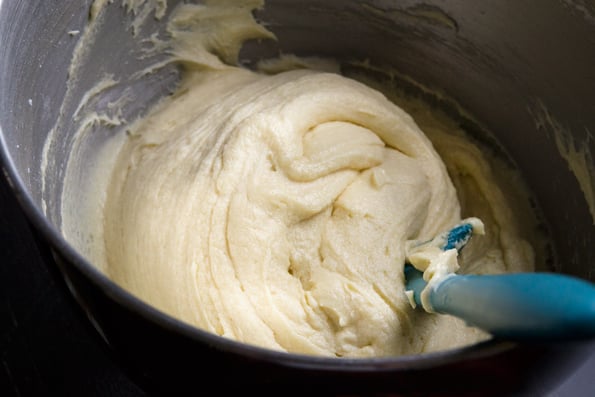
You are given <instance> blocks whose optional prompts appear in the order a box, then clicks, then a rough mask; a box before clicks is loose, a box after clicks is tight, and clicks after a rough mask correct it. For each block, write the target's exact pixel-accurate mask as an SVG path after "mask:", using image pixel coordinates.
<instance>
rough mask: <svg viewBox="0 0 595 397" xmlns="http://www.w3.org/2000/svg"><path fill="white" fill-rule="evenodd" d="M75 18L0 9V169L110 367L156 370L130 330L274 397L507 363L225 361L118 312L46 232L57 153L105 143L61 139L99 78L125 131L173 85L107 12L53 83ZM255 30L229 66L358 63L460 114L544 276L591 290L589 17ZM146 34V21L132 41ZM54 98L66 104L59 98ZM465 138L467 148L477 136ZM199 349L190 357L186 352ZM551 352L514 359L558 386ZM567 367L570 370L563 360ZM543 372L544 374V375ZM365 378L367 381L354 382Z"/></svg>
mask: <svg viewBox="0 0 595 397" xmlns="http://www.w3.org/2000/svg"><path fill="white" fill-rule="evenodd" d="M90 3H91V2H90V1H84V2H81V1H54V2H47V1H44V2H41V1H39V2H16V1H3V2H0V129H1V137H2V151H1V155H2V161H3V162H2V165H3V171H4V172H5V173H6V174H7V175H8V177H9V180H10V181H11V183H12V185H13V188H14V191H15V194H16V195H17V198H18V199H19V202H20V203H21V205H22V206H23V209H24V210H25V212H26V214H27V215H28V216H29V218H30V220H31V221H32V224H33V225H35V227H36V228H38V230H39V232H40V233H41V235H42V236H43V237H44V238H45V239H46V240H47V241H48V242H49V243H50V245H51V246H52V248H53V250H54V251H55V253H56V256H57V257H58V258H59V261H58V262H59V263H60V269H61V270H62V272H63V274H64V275H65V277H66V278H67V280H68V281H69V282H70V286H71V289H72V291H73V293H74V294H75V296H76V297H77V299H78V300H79V302H80V304H81V305H82V306H83V307H85V308H86V310H87V311H88V313H89V316H90V317H91V318H93V320H94V321H95V322H96V324H97V328H98V329H101V330H102V332H104V333H105V334H106V335H107V336H106V339H110V338H111V340H110V343H112V345H113V346H114V348H118V349H119V351H120V354H123V355H128V356H134V355H137V358H136V359H134V358H133V359H132V360H133V361H134V363H133V365H141V366H142V365H143V364H142V362H143V360H144V361H145V362H146V363H145V364H146V366H145V368H142V369H140V370H139V373H145V374H155V373H159V371H162V370H163V368H161V367H160V365H159V363H154V362H151V357H148V356H143V355H142V354H141V353H139V351H140V349H141V346H140V345H139V346H136V347H135V346H134V343H133V342H132V343H131V342H130V340H131V338H132V336H131V332H134V330H137V331H140V330H143V329H145V330H146V329H147V328H143V327H146V326H147V324H148V327H150V328H149V331H147V332H145V334H144V335H143V338H141V339H142V340H143V341H145V342H147V343H151V341H152V340H153V341H154V340H162V339H163V340H166V341H168V340H169V342H166V343H165V346H164V349H165V347H167V346H168V343H170V342H171V343H173V347H172V346H169V347H170V348H171V349H172V350H171V351H172V352H178V353H180V352H183V351H184V350H183V349H181V348H182V347H183V348H184V349H187V350H188V351H189V352H190V351H192V352H194V353H196V354H199V353H204V352H205V351H206V352H208V354H212V355H213V356H212V357H217V360H218V359H219V358H220V357H219V355H222V354H228V355H229V356H227V357H226V359H221V360H219V361H217V360H216V361H214V363H215V364H214V368H228V366H229V365H230V362H233V363H234V364H233V365H232V367H233V368H235V369H236V370H238V371H242V370H244V369H245V367H243V366H242V365H241V364H238V363H245V364H246V363H250V364H254V363H256V364H257V365H256V366H255V370H256V369H261V370H263V371H264V370H267V371H270V374H271V375H270V377H271V378H273V377H274V376H278V377H279V378H278V379H284V380H285V381H287V380H288V379H294V376H297V375H300V376H308V377H310V379H311V378H312V377H313V376H314V374H315V373H316V371H322V373H325V374H326V375H328V377H329V379H334V380H335V381H344V380H345V378H344V376H345V375H344V373H348V374H349V373H351V374H353V373H357V376H356V378H358V377H359V379H360V380H361V381H362V382H364V380H366V379H367V377H368V376H370V377H371V379H374V380H375V381H378V380H379V379H380V380H384V381H386V379H388V378H389V377H390V378H392V379H398V381H396V380H393V382H392V383H391V382H388V383H387V385H388V384H389V383H390V385H391V386H395V382H396V383H397V384H402V385H403V388H404V389H407V387H408V386H405V383H406V380H405V379H418V380H420V379H422V378H423V377H425V376H427V374H424V373H423V370H422V369H425V368H434V369H435V370H438V369H441V366H445V365H446V366H448V368H451V367H450V363H458V364H461V361H460V360H461V359H462V358H465V359H475V358H481V359H482V363H483V364H485V365H487V366H489V365H496V366H500V367H499V368H501V366H502V365H503V363H504V362H507V361H506V360H504V361H499V359H498V358H496V357H495V356H497V355H498V354H502V353H503V352H510V350H511V348H510V347H509V346H508V345H506V344H497V343H496V344H488V345H485V346H480V347H477V348H474V349H470V350H468V349H464V350H462V351H461V350H457V351H455V352H454V353H452V354H451V355H449V354H446V355H443V354H439V355H434V356H430V357H429V358H411V357H409V358H403V359H392V360H385V361H380V362H376V361H373V360H370V361H364V362H358V363H351V362H349V361H347V362H345V363H341V364H336V363H331V362H330V361H325V360H312V359H309V358H303V357H293V356H292V357H291V359H290V360H288V359H286V357H287V356H284V355H281V356H278V355H272V354H269V353H268V352H261V351H259V350H253V349H249V348H245V347H242V346H238V345H236V344H233V343H229V342H226V341H222V340H219V339H218V338H214V337H212V336H209V335H204V333H201V332H199V331H196V330H193V329H191V328H190V327H187V326H184V325H183V324H179V323H177V322H175V321H173V320H172V319H170V318H168V317H167V316H164V315H163V314H162V313H158V312H156V311H154V310H152V309H150V308H148V307H146V306H145V305H144V304H143V303H142V302H138V301H136V300H134V299H133V298H132V297H131V296H129V295H127V293H126V292H125V291H122V290H120V289H119V288H118V287H117V286H115V285H114V284H112V283H111V282H110V281H109V280H107V279H106V278H105V277H103V276H102V275H101V274H99V272H97V271H96V270H95V269H94V268H93V267H92V266H91V265H90V264H89V263H87V262H86V261H85V260H84V258H83V257H82V256H81V255H80V253H79V252H76V251H75V250H74V249H73V247H72V246H70V245H69V244H68V243H67V242H66V241H64V239H63V238H62V237H61V235H60V231H59V227H60V224H61V214H60V211H61V207H60V202H61V194H62V181H63V177H64V171H65V166H66V161H67V159H68V155H69V153H70V150H71V149H72V148H73V147H77V148H78V149H77V150H79V152H78V153H79V154H78V156H80V157H82V158H87V157H88V158H89V164H91V163H92V160H93V156H94V154H95V153H96V152H97V150H96V148H97V146H98V145H100V144H101V142H102V141H103V140H104V139H105V137H107V136H109V135H110V134H112V133H114V131H115V129H114V128H108V127H102V126H101V125H99V126H92V127H90V128H91V129H92V131H93V133H92V134H88V135H86V136H87V138H86V139H85V140H84V141H82V142H79V141H75V139H74V132H75V131H76V129H77V127H80V122H81V121H80V120H77V118H76V110H77V107H78V104H79V103H80V102H81V99H82V97H83V95H84V92H85V91H86V90H88V89H89V88H90V87H92V86H93V85H94V84H95V83H96V82H97V80H98V79H100V78H101V76H103V75H104V74H105V73H111V74H113V75H114V76H116V78H117V79H118V80H119V81H120V84H119V85H118V87H117V90H122V89H125V88H128V89H130V90H131V91H132V93H133V96H134V98H135V101H133V102H130V103H128V104H127V105H126V106H124V107H123V108H121V110H122V111H123V115H124V116H125V118H127V119H132V118H133V116H134V115H135V114H137V113H138V112H142V111H143V110H145V109H146V106H147V105H148V104H149V103H151V102H152V101H154V100H155V99H156V98H157V97H158V96H159V95H161V94H163V93H165V92H167V91H168V90H169V89H170V88H171V86H172V83H173V82H175V80H176V77H177V76H176V71H177V69H176V68H175V67H173V66H172V67H170V68H165V69H162V70H161V71H160V72H159V73H157V74H153V75H151V77H150V78H149V79H148V80H146V81H138V80H135V79H134V78H133V72H134V71H135V70H137V69H138V68H139V67H140V66H141V65H142V62H143V61H139V60H138V59H137V57H136V56H137V55H138V54H139V53H140V48H139V47H138V45H139V42H140V41H139V39H138V38H135V37H133V35H131V33H130V31H127V30H126V29H124V24H123V21H125V20H126V18H129V16H127V15H126V13H125V12H124V10H123V8H122V7H119V6H118V2H116V4H114V5H112V6H110V9H109V16H108V20H107V21H106V24H105V25H104V26H102V34H100V35H98V36H97V37H98V39H97V40H96V41H95V42H94V43H93V46H92V49H91V52H90V53H89V58H88V61H87V62H85V63H84V64H83V65H82V66H81V68H80V69H78V70H77V75H78V79H77V80H76V81H72V80H68V77H69V69H68V67H69V64H70V62H71V59H72V55H73V51H74V49H75V46H76V44H77V41H78V40H79V39H80V37H81V35H80V34H79V33H77V31H79V32H82V31H83V30H84V28H85V24H86V21H87V18H88V15H89V5H90ZM170 3H174V2H170ZM257 15H258V18H259V19H262V20H264V21H265V22H266V23H267V26H268V27H269V28H270V29H271V30H272V31H273V32H274V33H275V34H276V35H277V36H278V38H279V42H278V44H275V43H250V44H249V45H248V46H247V47H246V49H245V51H243V53H242V59H245V60H246V62H247V63H248V64H249V63H250V60H251V59H254V58H257V57H259V56H270V55H274V54H275V53H276V52H277V51H278V50H282V51H283V52H285V53H296V54H297V55H314V54H315V55H325V56H333V57H337V58H340V59H344V60H352V59H353V58H356V59H369V60H370V61H371V62H372V63H375V64H380V65H386V64H387V65H391V66H393V67H394V68H395V69H397V70H398V71H399V72H401V73H402V74H404V75H406V76H408V77H411V78H412V79H413V80H416V81H420V82H423V83H424V84H425V85H427V86H429V87H432V88H437V89H439V90H441V91H443V92H446V93H447V94H448V95H449V96H450V97H452V98H453V99H454V100H456V101H457V102H458V103H460V104H461V105H462V106H463V107H464V108H466V109H468V110H469V112H470V113H471V114H473V115H474V116H475V117H476V118H477V119H478V120H480V121H481V123H482V125H483V126H485V127H486V128H487V129H489V130H490V131H492V132H493V133H494V134H496V136H497V138H498V140H499V141H500V142H501V144H502V145H503V146H504V148H505V149H506V151H507V152H508V153H510V155H511V156H512V158H513V159H514V161H515V162H516V163H517V164H518V166H519V168H520V170H521V171H522V173H523V174H524V176H525V178H526V180H527V181H528V183H529V184H530V188H531V189H532V191H533V192H534V194H535V197H536V200H537V204H538V205H539V206H540V207H541V208H542V210H543V212H544V214H545V217H546V220H547V223H548V226H549V228H550V230H551V233H552V235H553V237H554V240H555V243H556V252H557V255H558V256H557V259H556V260H555V262H554V263H552V265H553V266H554V267H555V268H556V269H558V270H560V271H562V272H565V273H569V274H573V275H578V276H581V277H584V278H587V279H590V280H595V267H594V264H595V250H594V249H593V248H592V247H593V246H595V230H594V226H593V222H594V220H593V216H592V214H591V211H590V208H589V204H590V205H594V204H593V203H589V201H588V200H586V199H585V196H587V197H589V199H590V200H593V196H594V193H593V185H594V183H593V176H592V175H591V172H592V171H593V159H592V156H591V153H592V152H593V150H595V143H594V142H593V139H592V137H591V134H592V132H593V131H595V111H594V110H595V109H594V108H593V103H594V101H593V96H594V95H595V94H594V90H593V88H594V87H593V82H594V81H595V67H593V66H594V65H595V40H593V39H592V38H593V37H595V22H594V21H595V18H594V17H593V16H594V15H595V12H594V7H593V6H592V5H591V3H588V2H579V1H553V0H552V1H544V2H540V4H539V7H535V6H534V5H533V4H531V2H515V1H501V2H489V3H488V2H474V1H454V0H452V1H446V0H444V1H437V0H436V1H424V2H420V1H380V0H376V1H373V0H370V1H368V2H365V3H364V2H359V1H350V2H346V1H338V0H335V1H324V2H315V1H297V0H295V1H289V0H285V1H272V0H271V1H268V2H267V5H266V7H265V9H264V10H261V11H259V12H258V13H257ZM156 24H157V21H156V20H154V19H151V20H150V21H149V22H148V24H147V25H146V26H147V29H150V28H152V27H155V26H156ZM140 37H142V34H141V35H140ZM141 83H142V84H141ZM68 84H70V86H69V85H68ZM67 90H68V92H69V95H68V96H67V97H65V94H66V92H67ZM120 93H121V91H106V93H105V96H102V97H98V98H94V100H93V101H90V102H88V106H92V107H95V108H96V109H99V110H102V111H105V112H110V111H111V110H110V109H111V108H110V107H109V106H107V103H108V102H109V101H110V100H112V99H113V98H114V97H116V96H118V95H119V94H120ZM56 126H57V127H58V128H57V131H58V138H56V139H55V140H54V144H53V145H52V146H51V147H50V150H49V152H48V154H49V156H48V159H49V162H48V164H47V167H46V173H45V174H42V158H43V147H44V144H45V141H46V138H47V136H48V134H49V133H50V131H51V130H52V128H54V127H56ZM465 127H466V128H467V129H469V130H471V132H473V130H474V129H476V128H477V126H474V125H465ZM569 153H570V154H573V153H574V154H576V153H578V154H579V155H580V154H581V153H582V154H583V156H582V158H584V159H585V161H586V165H584V166H583V167H582V168H580V169H578V170H577V169H571V167H569V163H568V157H569V156H568V154H569ZM580 171H585V172H583V173H582V174H581V172H580ZM585 173H586V176H585V175H583V174H585ZM87 177H88V174H87V170H85V169H81V170H80V173H79V175H78V176H77V178H79V180H80V181H86V180H88V178H87ZM42 181H43V182H44V183H45V189H44V190H43V191H42ZM44 206H45V208H46V210H47V217H46V214H44V211H43V208H44ZM123 319H127V321H128V320H130V321H132V322H133V323H134V324H135V325H134V326H131V327H130V332H129V333H127V332H126V331H125V330H120V329H117V327H115V325H114V324H115V323H114V322H115V321H123ZM151 337H155V338H162V339H151ZM168 338H169V339H168ZM176 338H178V339H176ZM170 339H172V340H173V342H172V341H171V340H170ZM127 343H131V345H130V346H127V345H126V344H127ZM189 346H190V348H188V347H189ZM205 346H206V350H202V349H203V348H205ZM542 348H543V349H545V350H541V349H542ZM551 348H552V347H551V346H548V347H540V348H539V349H537V350H539V352H537V353H536V351H535V348H534V347H531V348H530V351H531V352H533V353H536V354H535V355H534V357H533V356H531V357H533V358H535V357H536V358H537V359H538V360H542V359H543V357H545V356H547V355H548V354H556V355H558V356H556V360H557V362H558V363H560V364H559V365H560V366H562V367H564V365H563V363H565V362H567V363H568V365H569V366H568V367H567V368H561V369H560V370H559V373H558V375H556V376H558V377H562V376H563V374H564V373H568V371H570V369H569V368H571V363H574V362H577V361H580V360H579V356H580V351H581V349H580V347H576V346H575V348H573V349H566V350H568V351H566V352H563V351H560V350H556V349H554V350H555V352H552V351H551V350H550V349H551ZM515 349H516V348H512V350H513V351H515ZM570 351H573V352H577V354H576V355H573V356H572V358H570V357H567V356H564V355H565V354H569V352H570ZM160 353H161V354H162V355H163V356H162V357H160V358H159V359H164V357H165V358H168V359H171V360H173V359H175V357H172V356H171V355H170V356H169V357H168V354H167V352H166V351H161V352H160ZM180 354H183V353H180ZM518 354H520V352H517V353H515V354H513V356H514V357H517V356H518ZM209 357H211V356H209ZM141 358H142V359H141ZM527 360H528V361H526V362H525V361H522V360H521V361H520V363H521V364H526V365H531V366H535V367H539V365H535V360H534V359H527ZM543 361H544V362H543V363H542V364H543V365H545V361H547V360H545V359H544V360H543ZM517 365H518V364H517ZM174 367H175V366H174ZM455 367H457V365H455ZM463 367H466V366H465V365H458V367H457V368H458V369H457V370H455V372H454V373H457V372H456V371H459V372H458V373H462V372H460V371H461V370H462V368H463ZM513 367H514V366H511V369H512V368H513ZM548 368H549V367H548ZM451 369H452V368H451ZM538 369H540V370H543V371H545V368H538ZM549 369H550V370H551V368H549ZM172 371H173V369H172ZM292 371H294V372H292ZM370 371H372V372H374V374H373V375H370ZM411 371H414V372H415V373H416V374H418V375H419V377H418V376H417V375H414V374H411ZM418 371H421V373H420V372H418ZM166 372H167V371H166ZM542 373H545V372H542ZM181 374H187V375H189V376H190V373H185V372H182V373H181ZM250 374H253V373H252V372H250ZM167 375H170V376H171V377H170V378H167ZM364 375H365V376H364ZM504 375H506V376H504ZM520 375H522V374H519V377H520ZM180 376H182V375H180V374H174V373H169V374H166V373H164V379H168V380H169V381H171V380H172V379H176V380H177V381H182V382H183V379H182V380H180ZM384 376H386V378H383V377H384ZM502 376H503V377H504V378H505V379H506V382H509V383H506V382H504V383H503V384H502V387H503V388H504V387H505V386H506V384H510V387H511V388H520V387H536V386H535V385H536V383H535V380H533V381H532V380H531V377H524V378H523V379H516V378H514V379H513V378H512V377H511V376H512V375H511V374H503V375H502ZM525 378H526V379H525ZM477 379H479V380H481V379H482V377H481V376H479V377H478V378H477ZM485 379H489V378H485ZM367 380H369V379H367ZM318 381H320V379H318ZM399 382H401V383H399ZM379 383H382V382H379ZM385 383H386V382H385ZM525 383H526V384H525ZM521 384H523V385H521ZM428 387H429V385H428ZM477 387H480V385H479V383H478V384H477ZM542 387H544V388H546V387H548V386H547V385H545V384H544V385H542ZM495 390H498V389H495Z"/></svg>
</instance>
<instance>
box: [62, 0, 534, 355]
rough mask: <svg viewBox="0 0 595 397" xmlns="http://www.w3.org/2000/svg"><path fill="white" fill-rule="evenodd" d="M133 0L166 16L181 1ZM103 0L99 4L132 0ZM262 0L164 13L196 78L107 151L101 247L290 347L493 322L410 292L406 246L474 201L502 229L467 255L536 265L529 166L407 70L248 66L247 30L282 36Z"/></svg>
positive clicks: (179, 312)
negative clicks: (413, 297)
mask: <svg viewBox="0 0 595 397" xmlns="http://www.w3.org/2000/svg"><path fill="white" fill-rule="evenodd" d="M123 3H124V4H125V5H126V6H128V7H129V8H134V7H137V8H136V9H137V10H140V9H141V8H142V7H143V6H145V7H147V6H149V7H154V8H155V9H156V10H157V11H159V15H158V16H162V15H165V11H164V10H165V7H166V5H165V2H149V3H145V2H123ZM101 5H102V7H94V8H93V13H94V14H93V15H94V18H95V19H93V21H95V20H100V19H101V15H102V12H103V9H104V8H107V7H114V6H115V5H112V4H109V3H105V2H102V4H101ZM260 6H262V4H261V2H260V1H206V2H205V3H204V4H203V5H196V4H179V5H178V6H177V7H176V8H175V9H174V10H173V11H171V14H170V15H169V16H168V17H167V20H164V21H163V23H167V32H168V36H167V37H166V38H163V37H162V38H157V37H156V36H155V37H153V38H152V40H151V41H150V42H151V43H152V45H153V50H154V51H163V52H164V53H166V54H168V55H169V58H168V60H167V62H175V63H180V64H181V65H183V67H184V70H183V74H182V80H181V81H180V84H179V86H178V88H177V89H176V91H175V92H174V93H173V95H171V96H168V97H166V98H164V99H163V100H162V101H161V102H160V103H159V104H158V105H157V106H155V107H154V109H152V110H151V111H150V112H149V113H148V114H147V115H146V116H145V117H142V118H140V119H139V120H136V121H134V122H132V123H130V124H129V125H126V128H125V129H124V128H123V129H122V134H121V135H120V136H119V137H117V138H116V139H115V142H117V146H118V152H117V156H111V158H110V156H108V155H106V157H105V162H104V163H103V164H100V165H99V166H98V168H99V169H100V170H101V171H100V172H99V173H98V175H104V178H105V181H104V182H103V183H102V182H101V181H99V180H98V181H97V185H98V186H105V191H104V192H102V194H93V195H89V197H97V198H96V199H95V202H94V205H92V206H89V208H99V209H100V210H99V211H97V212H96V213H94V214H88V218H87V219H88V220H89V219H91V220H93V219H95V220H96V221H95V222H96V223H97V222H100V226H99V227H98V230H99V231H98V232H97V235H96V237H101V238H99V239H98V243H97V244H96V245H95V248H92V249H89V248H87V251H86V252H85V255H86V256H87V257H88V258H89V259H90V260H91V261H92V262H94V263H96V264H97V266H98V267H100V268H101V269H103V270H104V271H105V273H106V274H108V275H109V277H111V278H112V279H113V280H114V281H116V282H117V283H118V284H120V285H121V286H123V287H124V288H126V289H128V290H129V291H131V292H132V293H133V294H135V295H137V296H138V297H140V298H141V299H143V300H145V301H147V302H149V303H150V304H152V305H154V306H156V307H157V308H159V309H161V310H163V311H164V312H166V313H168V314H170V315H172V316H174V317H176V318H179V319H181V320H183V321H185V322H187V323H190V324H193V325H195V326H197V327H199V328H202V329H205V330H208V331H211V332H213V333H216V334H218V335H221V336H224V337H227V338H232V339H235V340H238V341H241V342H246V343H249V344H255V345H258V346H262V347H266V348H271V349H275V350H282V351H289V352H297V353H305V354H314V355H324V356H338V357H370V356H386V355H400V354H415V353H420V352H428V351H436V350H442V349H447V348H452V347H456V346H462V345H467V344H472V343H475V342H477V341H480V340H484V339H486V338H487V337H488V335H486V334H485V333H483V332H482V331H480V330H477V329H474V328H471V327H468V326H466V325H465V324H464V323H463V322H462V321H460V320H458V319H456V318H453V317H450V316H443V315H437V314H428V313H425V312H423V311H419V310H418V311H415V310H414V309H413V308H412V307H411V306H410V304H409V301H408V298H407V296H406V294H405V291H404V276H403V266H404V263H405V260H406V256H407V252H406V246H407V242H408V241H411V240H427V239H431V238H433V237H434V236H436V235H437V234H439V233H440V232H442V231H444V230H446V229H448V228H450V227H451V226H452V225H454V224H456V223H457V222H459V221H460V220H461V219H462V218H463V217H468V216H475V217H478V218H480V219H481V220H482V221H483V222H484V224H485V230H486V234H485V236H478V237H475V238H474V239H473V240H472V241H471V242H470V243H469V244H468V246H467V247H466V249H465V251H464V252H463V253H462V255H461V257H460V258H459V265H460V272H463V273H467V272H473V273H502V272H517V271H531V270H533V265H534V263H535V255H536V254H537V255H540V253H539V252H537V253H536V252H535V250H534V248H532V245H533V244H532V243H533V242H536V241H539V238H538V236H537V235H534V234H533V233H535V230H536V229H537V227H536V225H537V220H536V219H535V217H534V213H533V212H532V211H531V210H530V204H529V198H528V195H526V192H525V190H523V185H522V181H521V180H520V179H519V176H518V175H516V174H515V173H514V172H513V171H512V170H510V169H509V168H507V166H506V164H507V163H506V162H504V161H502V162H498V161H499V160H498V159H497V158H495V157H493V156H491V155H490V154H489V153H487V152H485V151H483V150H481V149H480V148H479V147H478V146H477V145H476V144H474V143H473V141H472V140H470V139H469V138H468V137H467V136H466V134H465V133H464V131H462V130H461V129H460V128H459V127H458V125H457V123H456V122H455V121H453V120H451V119H450V118H448V117H447V116H446V115H445V114H443V113H441V112H440V111H439V110H438V109H433V108H431V107H429V106H427V105H425V104H424V103H423V102H422V101H421V100H420V99H416V98H408V97H406V96H405V95H404V94H403V93H402V92H400V91H399V88H398V87H397V86H395V84H387V83H382V84H380V83H378V82H375V81H373V80H371V79H368V78H366V77H365V75H364V74H363V73H362V74H360V73H355V72H353V73H351V75H349V76H347V75H342V74H341V73H339V71H340V70H341V68H340V65H339V64H336V65H335V66H336V67H335V71H332V70H331V71H329V70H326V71H322V70H318V69H317V68H316V67H308V66H309V65H317V64H324V65H326V66H328V65H331V66H332V65H333V63H332V62H330V63H329V62H322V63H316V62H309V61H308V60H304V59H299V58H296V57H291V56H288V57H282V59H280V60H279V61H278V62H273V63H271V62H269V63H267V64H266V68H265V67H264V66H263V67H262V68H261V69H259V71H253V70H248V69H246V68H244V67H241V66H239V65H238V59H237V58H238V52H239V51H240V48H241V46H242V43H243V42H244V41H245V40H248V39H274V38H275V37H274V35H273V33H272V32H270V31H268V30H266V29H265V27H264V26H262V25H260V24H258V23H257V22H256V21H255V20H254V18H253V16H252V10H253V9H254V8H256V7H260ZM139 7H141V8H139ZM150 9H151V8H150ZM143 10H146V9H143ZM138 14H139V15H141V16H143V18H146V13H140V12H139V13H138ZM92 23H93V22H92ZM137 28H138V26H137ZM360 66H361V65H360ZM327 69H328V68H327ZM331 69H333V68H332V67H331ZM264 70H266V72H263V71H264ZM140 72H142V73H145V72H148V71H144V72H143V71H140ZM397 103H398V104H399V105H398V106H397ZM404 109H407V112H406V111H405V110H404ZM411 116H413V117H411ZM124 134H126V135H124ZM77 166H78V165H77V164H70V165H69V167H77ZM67 189H68V187H67ZM64 199H65V201H66V202H68V200H69V195H68V194H66V195H65V197H64ZM63 216H64V218H65V219H64V223H65V224H66V225H68V224H75V223H77V222H78V223H80V222H81V221H80V219H72V217H69V216H68V214H66V213H65V214H63ZM65 230H68V227H65ZM67 238H68V236H67ZM70 240H71V241H73V240H75V239H73V238H71V239H70ZM73 243H74V244H75V245H76V241H73ZM535 248H541V247H540V246H538V247H535Z"/></svg>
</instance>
